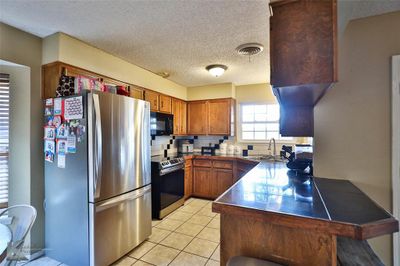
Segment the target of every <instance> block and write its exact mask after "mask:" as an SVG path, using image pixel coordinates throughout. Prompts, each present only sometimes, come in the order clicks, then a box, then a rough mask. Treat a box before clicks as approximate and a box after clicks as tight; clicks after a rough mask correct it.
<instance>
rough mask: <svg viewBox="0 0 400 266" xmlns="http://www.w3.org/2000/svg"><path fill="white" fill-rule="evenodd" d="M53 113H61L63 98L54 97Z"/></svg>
mask: <svg viewBox="0 0 400 266" xmlns="http://www.w3.org/2000/svg"><path fill="white" fill-rule="evenodd" d="M53 112H54V115H62V114H63V100H62V99H61V98H56V99H54V111H53Z"/></svg>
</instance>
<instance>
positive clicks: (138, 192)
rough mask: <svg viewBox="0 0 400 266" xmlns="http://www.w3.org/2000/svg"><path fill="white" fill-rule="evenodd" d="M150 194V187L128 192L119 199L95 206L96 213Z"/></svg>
mask: <svg viewBox="0 0 400 266" xmlns="http://www.w3.org/2000/svg"><path fill="white" fill-rule="evenodd" d="M149 192H151V186H146V187H144V188H141V189H138V190H135V191H132V192H129V193H127V194H123V195H121V196H119V197H116V198H113V199H109V200H106V201H104V202H99V203H97V204H96V205H95V206H96V207H95V210H96V212H101V211H104V210H106V209H108V208H111V207H113V206H115V205H118V204H121V202H124V201H131V200H135V199H138V198H140V197H143V196H144V195H145V194H146V193H149Z"/></svg>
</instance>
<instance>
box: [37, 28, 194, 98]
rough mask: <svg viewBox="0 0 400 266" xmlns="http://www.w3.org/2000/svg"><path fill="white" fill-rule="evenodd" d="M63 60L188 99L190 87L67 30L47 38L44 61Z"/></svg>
mask: <svg viewBox="0 0 400 266" xmlns="http://www.w3.org/2000/svg"><path fill="white" fill-rule="evenodd" d="M54 61H62V62H64V63H68V64H71V65H74V66H78V67H81V68H84V69H87V70H90V71H93V72H96V73H99V74H102V75H105V76H109V77H112V78H115V79H118V80H121V81H124V82H128V83H132V84H135V85H139V86H142V87H145V88H148V89H152V90H156V91H159V92H162V93H165V94H168V95H171V96H174V97H177V98H181V99H186V98H187V94H186V87H184V86H181V85H179V84H177V83H174V82H172V81H170V80H168V79H164V78H162V77H160V76H158V75H156V74H154V73H152V72H150V71H148V70H145V69H143V68H140V67H138V66H136V65H133V64H131V63H128V62H127V61H125V60H122V59H121V58H118V57H116V56H113V55H111V54H109V53H106V52H104V51H102V50H100V49H97V48H95V47H93V46H90V45H88V44H86V43H84V42H82V41H80V40H78V39H75V38H72V37H70V36H68V35H66V34H63V33H56V34H53V35H51V36H48V37H46V38H45V39H44V41H43V64H46V63H50V62H54Z"/></svg>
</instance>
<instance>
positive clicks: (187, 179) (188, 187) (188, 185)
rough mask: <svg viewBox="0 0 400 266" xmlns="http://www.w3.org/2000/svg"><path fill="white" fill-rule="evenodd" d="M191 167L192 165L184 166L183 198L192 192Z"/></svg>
mask: <svg viewBox="0 0 400 266" xmlns="http://www.w3.org/2000/svg"><path fill="white" fill-rule="evenodd" d="M192 169H193V168H192V166H185V195H184V198H185V199H187V198H189V197H190V196H191V195H192V193H193V179H192Z"/></svg>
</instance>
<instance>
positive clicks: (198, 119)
mask: <svg viewBox="0 0 400 266" xmlns="http://www.w3.org/2000/svg"><path fill="white" fill-rule="evenodd" d="M234 106H235V101H234V100H233V99H230V98H228V99H213V100H206V101H193V102H188V118H187V120H188V134H190V135H224V136H229V135H233V133H234V130H232V129H233V128H234V126H235V123H234V122H235V119H234V112H235V107H234Z"/></svg>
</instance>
